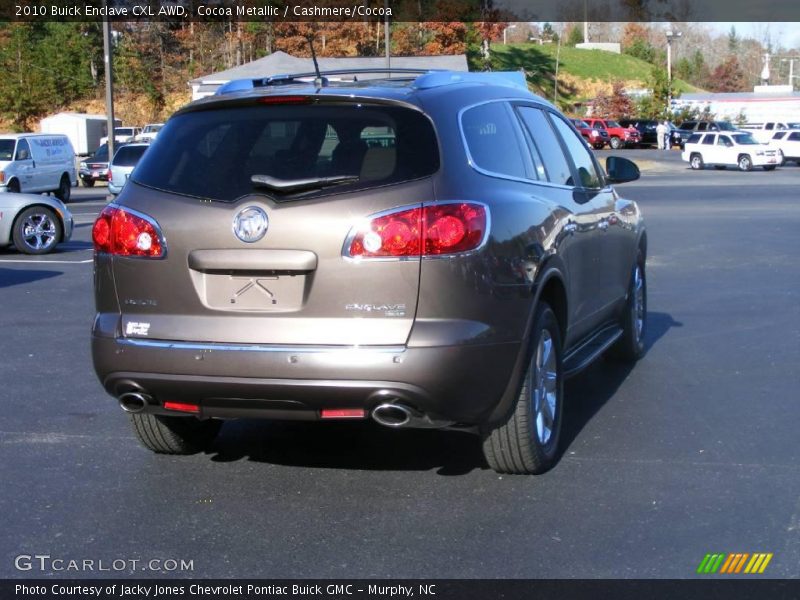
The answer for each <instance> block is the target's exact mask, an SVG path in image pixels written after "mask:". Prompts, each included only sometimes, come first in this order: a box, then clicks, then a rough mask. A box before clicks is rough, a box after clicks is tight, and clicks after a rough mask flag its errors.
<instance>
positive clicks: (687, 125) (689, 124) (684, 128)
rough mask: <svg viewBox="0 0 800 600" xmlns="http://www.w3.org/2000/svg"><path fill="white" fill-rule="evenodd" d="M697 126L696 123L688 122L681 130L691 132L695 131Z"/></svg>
mask: <svg viewBox="0 0 800 600" xmlns="http://www.w3.org/2000/svg"><path fill="white" fill-rule="evenodd" d="M695 125H696V122H695V121H686V122H685V123H681V126H680V129H683V130H684V131H690V130H692V129H694V126H695Z"/></svg>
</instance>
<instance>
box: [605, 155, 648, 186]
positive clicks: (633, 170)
mask: <svg viewBox="0 0 800 600" xmlns="http://www.w3.org/2000/svg"><path fill="white" fill-rule="evenodd" d="M606 172H607V173H608V180H609V181H610V182H611V183H625V182H627V181H636V180H637V179H639V176H640V172H639V167H637V166H636V163H635V162H633V161H632V160H628V159H627V158H622V157H620V156H609V157H608V158H607V159H606Z"/></svg>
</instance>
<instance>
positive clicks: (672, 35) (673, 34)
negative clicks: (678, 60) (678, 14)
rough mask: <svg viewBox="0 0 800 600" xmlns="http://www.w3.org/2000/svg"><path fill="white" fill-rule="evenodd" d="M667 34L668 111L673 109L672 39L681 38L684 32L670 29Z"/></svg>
mask: <svg viewBox="0 0 800 600" xmlns="http://www.w3.org/2000/svg"><path fill="white" fill-rule="evenodd" d="M664 34H665V35H666V36H667V111H668V112H669V111H670V110H672V40H676V39H678V38H680V37H681V36H682V35H683V34H682V33H681V32H680V31H673V30H671V29H668V30H667V31H666V32H665V33H664Z"/></svg>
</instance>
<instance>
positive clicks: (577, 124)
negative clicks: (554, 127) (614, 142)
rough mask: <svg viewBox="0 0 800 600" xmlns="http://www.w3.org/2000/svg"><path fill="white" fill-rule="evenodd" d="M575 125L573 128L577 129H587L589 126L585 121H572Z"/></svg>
mask: <svg viewBox="0 0 800 600" xmlns="http://www.w3.org/2000/svg"><path fill="white" fill-rule="evenodd" d="M573 122H574V123H575V127H577V128H578V129H589V124H588V123H587V122H586V121H578V120H576V121H573Z"/></svg>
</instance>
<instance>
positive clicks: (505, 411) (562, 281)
mask: <svg viewBox="0 0 800 600" xmlns="http://www.w3.org/2000/svg"><path fill="white" fill-rule="evenodd" d="M566 272H567V271H566V267H565V265H564V262H563V261H562V260H561V258H560V257H559V256H558V255H552V256H550V257H549V258H548V259H547V260H546V261H545V263H544V264H543V265H542V268H541V269H540V270H539V275H538V276H537V278H536V280H535V281H534V284H533V287H532V289H533V302H532V303H531V306H530V314H529V315H528V319H527V321H526V323H525V335H524V337H523V339H522V341H521V342H520V348H519V352H518V354H517V360H516V361H515V362H514V368H513V369H512V371H511V376H510V377H509V379H508V385H507V386H506V389H505V390H504V391H503V395H502V396H501V397H500V401H499V402H498V403H497V405H496V406H495V408H494V409H493V410H492V412H491V413H490V415H489V416H488V418H487V419H486V422H485V423H484V424H483V426H487V427H491V426H492V425H496V424H497V423H501V422H503V421H504V420H506V419H507V418H508V415H509V414H510V413H511V412H513V410H514V406H515V404H516V400H517V396H518V395H519V388H520V385H521V384H522V377H523V375H524V374H525V367H526V365H527V362H528V359H529V356H530V352H531V348H530V334H531V328H532V327H533V319H534V316H535V315H536V311H537V309H538V308H539V306H540V304H541V303H542V302H547V304H548V305H549V306H550V308H551V309H552V310H553V312H554V313H555V315H556V320H557V321H558V327H559V331H560V333H561V340H562V343H563V342H564V341H565V340H566V333H567V328H568V325H569V299H568V295H567V289H568V288H567V277H566Z"/></svg>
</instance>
